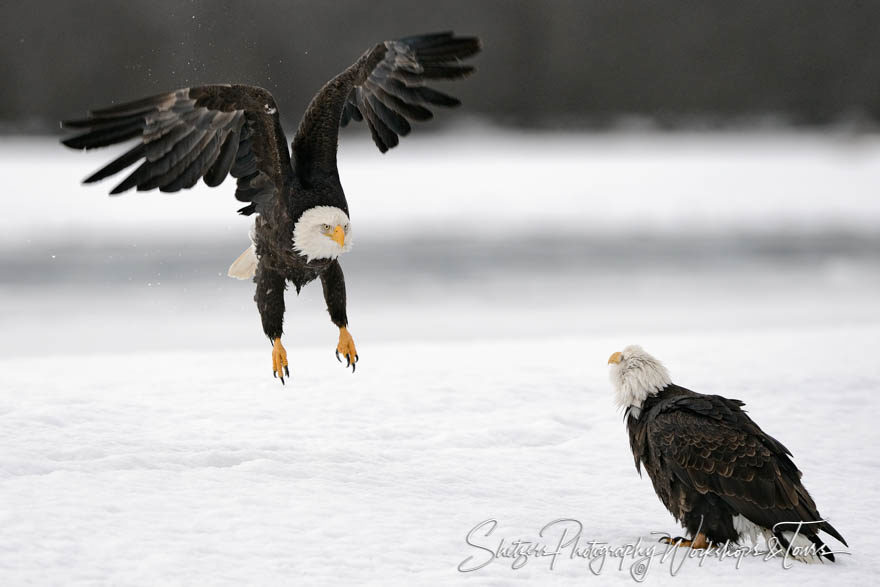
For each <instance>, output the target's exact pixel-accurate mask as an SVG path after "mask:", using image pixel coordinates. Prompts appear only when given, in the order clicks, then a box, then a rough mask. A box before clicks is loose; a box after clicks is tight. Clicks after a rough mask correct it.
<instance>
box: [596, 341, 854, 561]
mask: <svg viewBox="0 0 880 587" xmlns="http://www.w3.org/2000/svg"><path fill="white" fill-rule="evenodd" d="M608 363H609V365H611V382H612V383H613V384H614V388H615V392H616V399H617V403H618V404H619V405H620V406H621V407H623V408H624V409H625V416H624V417H625V419H626V426H627V429H628V431H629V440H630V445H631V447H632V451H633V457H634V458H635V464H636V470H638V471H639V474H641V468H640V466H641V465H644V467H645V470H646V471H647V472H648V476H649V477H650V478H651V482H652V483H653V485H654V490H655V491H656V492H657V496H658V497H659V498H660V501H661V502H663V505H665V506H666V509H668V510H669V511H670V512H671V513H672V515H673V516H675V519H676V520H678V521H679V522H680V523H681V524H682V526H683V527H684V528H685V529H686V530H687V531H688V533H689V534H690V536H691V537H692V538H691V540H684V539H682V538H676V539H672V540H669V541H668V542H671V543H677V544H679V545H683V546H692V547H693V548H708V547H709V546H710V545H711V544H718V545H720V544H723V543H724V542H725V541H728V540H729V541H730V542H731V543H738V542H739V541H740V540H741V539H743V538H745V537H749V538H750V539H751V540H752V542H755V541H756V540H757V536H758V534H761V535H763V536H764V537H765V538H766V539H767V541H768V544H769V543H770V541H771V540H772V539H774V538H775V539H776V540H777V541H778V545H779V546H781V548H782V549H784V550H785V551H788V552H789V554H790V555H791V556H793V557H794V558H798V559H799V560H803V561H805V562H814V561H816V560H820V559H819V558H818V557H817V556H816V555H821V556H824V557H826V558H828V559H829V560H832V561H833V560H834V555H833V554H832V553H831V551H830V549H829V548H828V547H827V546H826V545H825V543H824V542H822V540H820V539H819V537H818V535H817V534H818V532H819V531H824V532H827V533H828V534H830V535H831V536H833V537H834V538H836V539H837V540H839V541H840V542H842V543H843V544H846V541H845V540H844V539H843V536H841V535H840V533H839V532H838V531H837V530H835V529H834V527H833V526H832V525H831V524H829V523H828V522H827V521H823V518H822V517H821V516H820V515H819V512H818V511H817V509H816V504H815V502H813V498H812V497H810V494H809V493H808V492H807V490H806V488H805V487H804V486H803V484H802V483H801V472H800V471H799V470H798V469H797V467H795V465H794V463H793V462H792V461H791V458H790V457H791V452H790V451H789V450H788V449H787V448H785V446H783V445H782V443H780V442H779V441H778V440H776V439H775V438H773V437H772V436H770V435H768V434H766V433H765V432H764V431H763V430H761V429H760V428H759V427H758V425H757V424H755V423H754V422H753V421H752V419H751V418H749V417H748V415H746V413H745V412H744V411H743V410H742V409H741V408H742V406H743V405H744V404H743V402H741V401H739V400H735V399H727V398H724V397H721V396H718V395H703V394H701V393H696V392H693V391H691V390H689V389H685V388H683V387H679V386H678V385H675V384H674V383H672V380H671V379H670V378H669V373H668V372H667V371H666V368H665V367H664V366H663V364H662V363H661V362H660V361H658V360H657V359H655V358H654V357H652V356H651V355H649V354H648V353H646V352H645V351H644V350H643V349H642V348H641V347H639V346H635V345H633V346H628V347H626V348H625V349H623V351H622V352H617V353H614V354H613V355H611V358H609V359H608ZM799 522H803V523H804V524H803V525H801V526H800V527H798V526H797V524H798V523H799ZM795 550H799V552H800V555H799V554H798V552H795Z"/></svg>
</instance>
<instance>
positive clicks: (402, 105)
mask: <svg viewBox="0 0 880 587" xmlns="http://www.w3.org/2000/svg"><path fill="white" fill-rule="evenodd" d="M479 51H480V41H479V39H477V38H475V37H455V36H454V35H453V33H451V32H444V33H434V34H429V35H419V36H413V37H406V38H403V39H398V40H396V41H385V42H384V43H380V44H378V45H376V46H375V47H373V48H372V49H370V50H369V51H367V52H366V53H364V54H363V55H362V56H361V57H360V58H359V59H358V60H357V62H355V63H354V64H353V65H352V66H351V67H349V68H348V69H346V70H345V71H343V72H342V73H340V74H339V75H338V76H336V77H335V78H333V79H332V80H330V81H329V82H327V84H325V85H324V87H323V88H321V90H320V91H319V92H318V94H317V95H316V96H315V97H314V98H313V99H312V102H311V104H310V105H309V108H308V109H307V110H306V114H305V116H304V117H303V120H302V122H301V123H300V126H299V129H298V131H297V133H296V138H295V139H294V141H293V157H294V168H295V169H296V172H297V174H298V175H299V176H300V177H306V178H308V177H309V176H311V175H312V174H313V173H314V172H315V171H322V172H325V173H332V172H335V171H336V144H337V139H338V132H339V126H340V125H341V126H345V125H347V124H348V123H349V121H351V120H356V121H360V120H366V121H367V125H368V126H369V128H370V134H371V135H372V137H373V142H374V143H375V144H376V146H377V147H378V148H379V150H380V151H382V152H383V153H384V152H385V151H387V150H388V149H390V148H393V147H395V146H397V144H398V142H399V137H401V136H406V135H407V134H409V132H410V130H411V129H412V128H411V126H410V122H411V121H424V120H429V119H430V118H432V117H433V114H432V113H431V110H429V107H431V106H446V107H452V106H458V105H459V104H460V102H459V101H458V100H457V99H456V98H453V97H452V96H448V95H446V94H444V93H442V92H439V91H437V90H433V89H431V88H429V87H427V86H426V85H425V84H426V83H427V82H428V81H430V80H436V79H458V78H462V77H465V76H467V75H469V74H470V73H472V72H473V71H474V68H473V66H470V65H465V64H463V63H462V62H461V60H462V59H466V58H468V57H471V56H473V55H475V54H476V53H478V52H479Z"/></svg>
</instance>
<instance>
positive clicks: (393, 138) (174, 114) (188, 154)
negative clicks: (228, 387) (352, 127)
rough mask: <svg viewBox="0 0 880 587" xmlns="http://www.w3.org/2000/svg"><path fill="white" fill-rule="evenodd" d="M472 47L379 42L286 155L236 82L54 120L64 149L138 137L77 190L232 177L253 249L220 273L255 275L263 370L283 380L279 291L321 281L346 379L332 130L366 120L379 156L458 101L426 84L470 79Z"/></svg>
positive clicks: (344, 226) (470, 43) (271, 102)
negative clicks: (266, 344)
mask: <svg viewBox="0 0 880 587" xmlns="http://www.w3.org/2000/svg"><path fill="white" fill-rule="evenodd" d="M479 50H480V41H479V39H477V38H474V37H455V36H454V35H453V34H452V33H451V32H444V33H434V34H428V35H420V36H413V37H407V38H403V39H398V40H396V41H385V42H383V43H380V44H378V45H376V46H374V47H372V48H371V49H369V50H368V51H367V52H365V53H364V54H363V55H361V57H360V58H359V59H358V60H357V61H356V62H355V63H354V64H353V65H352V66H351V67H349V68H348V69H346V70H345V71H343V72H342V73H340V74H339V75H337V76H336V77H334V78H333V79H332V80H330V81H329V82H327V83H326V84H325V85H324V87H323V88H321V89H320V91H319V92H318V93H317V95H315V97H314V98H313V99H312V101H311V103H310V104H309V107H308V109H307V110H306V112H305V115H304V116H303V118H302V121H301V122H300V125H299V128H298V129H297V132H296V137H295V138H294V140H293V146H292V149H293V156H292V158H291V154H290V153H289V152H288V150H287V144H286V139H285V136H284V131H283V130H282V129H281V119H280V117H279V115H278V109H277V107H276V105H275V99H274V98H273V97H272V95H271V94H270V93H269V92H268V91H266V90H264V89H262V88H257V87H252V86H242V85H211V86H199V87H193V88H183V89H180V90H176V91H174V92H169V93H166V94H160V95H158V96H152V97H149V98H144V99H141V100H137V101H134V102H128V103H125V104H120V105H117V106H111V107H109V108H104V109H102V110H95V111H93V112H91V114H90V116H89V117H88V118H85V119H82V120H71V121H66V122H63V123H62V125H63V126H64V127H65V128H70V129H78V130H79V131H80V134H77V135H76V136H73V137H71V138H68V139H65V140H64V141H62V142H63V143H64V144H65V145H67V146H68V147H72V148H74V149H93V148H95V147H104V146H107V145H113V144H116V143H120V142H123V141H126V140H129V139H134V138H137V139H138V142H137V144H136V145H135V146H134V147H133V148H132V149H131V150H129V151H127V152H126V153H125V154H123V155H122V156H120V157H119V158H117V159H116V160H114V161H112V162H111V163H110V164H108V165H107V166H105V167H103V168H102V169H100V170H99V171H97V172H95V173H94V174H93V175H91V176H89V177H88V178H87V179H85V181H84V183H92V182H95V181H98V180H101V179H104V178H106V177H108V176H110V175H114V174H116V173H118V172H120V171H122V170H123V169H125V168H127V167H129V166H131V165H133V164H135V163H137V162H139V161H141V160H143V162H142V163H141V164H140V166H139V167H138V168H137V169H135V170H134V172H133V173H132V174H131V175H129V176H128V177H127V178H125V179H124V180H123V181H122V182H121V183H120V184H119V185H117V186H116V187H115V188H113V190H112V191H111V192H110V193H111V194H119V193H122V192H124V191H126V190H129V189H131V188H135V187H136V188H137V189H138V190H139V191H146V190H154V189H157V188H158V189H159V190H160V191H163V192H176V191H178V190H181V189H186V188H191V187H193V186H194V185H195V184H196V182H198V180H199V179H200V178H201V179H203V180H204V182H205V183H206V184H207V185H209V186H212V187H213V186H217V185H220V183H222V182H223V180H224V179H225V178H226V176H227V175H232V177H234V178H236V180H237V187H236V191H235V197H236V198H237V199H238V200H239V201H242V202H247V203H248V204H247V206H245V207H244V208H242V209H241V210H239V213H241V214H244V215H250V214H254V213H256V214H257V217H256V220H255V222H254V228H253V230H252V232H251V242H252V245H251V247H250V248H249V249H247V250H246V251H245V252H244V253H243V254H242V255H241V256H240V257H239V258H238V259H237V260H236V261H235V262H234V263H233V264H232V266H231V267H230V270H229V273H230V275H231V276H233V277H237V278H240V279H246V278H251V277H253V278H254V281H255V282H256V284H257V291H256V295H255V297H254V300H255V301H256V303H257V307H258V309H259V311H260V316H261V318H262V322H263V331H264V332H265V333H266V336H268V337H269V340H270V341H271V342H272V344H273V348H272V373H273V375H275V376H278V377H280V378H281V382H282V383H284V376H285V375H288V376H289V375H290V372H289V369H288V362H287V352H286V351H285V349H284V347H283V346H282V344H281V335H282V325H283V319H284V291H285V289H286V287H287V282H288V281H289V282H291V283H293V285H294V287H296V291H297V293H299V291H300V289H301V288H302V287H303V286H304V285H306V284H307V283H309V282H311V281H313V280H314V279H316V278H319V277H320V279H321V285H322V286H323V289H324V299H325V300H326V302H327V309H328V311H329V313H330V319H331V320H332V322H333V324H335V325H336V326H337V327H338V328H339V344H338V345H337V347H336V358H337V359H339V360H340V361H341V359H340V354H341V355H342V356H344V357H345V359H346V367H348V366H351V369H352V372H354V370H355V366H356V364H357V362H358V354H357V350H356V349H355V346H354V341H353V340H352V337H351V335H350V334H349V332H348V330H347V326H348V317H347V315H346V304H345V280H344V278H343V274H342V267H341V266H340V264H339V259H338V257H339V256H340V255H341V254H342V253H345V252H348V251H349V250H350V249H351V246H352V229H351V223H350V221H349V214H348V203H347V202H346V199H345V193H344V192H343V190H342V185H341V184H340V182H339V172H338V171H337V168H336V145H337V139H338V135H339V127H340V126H345V125H346V124H348V122H349V121H350V120H364V119H366V121H367V125H368V126H369V128H370V133H371V135H372V138H373V142H374V143H375V144H376V146H377V147H378V148H379V150H380V151H381V152H383V153H384V152H386V151H387V150H388V149H390V148H392V147H395V146H397V143H398V137H399V136H405V135H407V134H409V132H410V130H411V127H410V121H424V120H428V119H430V118H432V117H433V114H432V113H431V111H430V110H429V107H431V106H446V107H452V106H457V105H459V104H460V102H459V101H458V100H457V99H456V98H453V97H451V96H448V95H446V94H444V93H442V92H439V91H437V90H433V89H431V88H428V87H426V86H425V83H426V81H427V80H432V79H457V78H462V77H465V76H467V75H468V74H470V73H472V72H473V69H474V68H473V67H472V66H470V65H465V64H463V63H462V62H461V60H462V59H465V58H468V57H471V56H473V55H475V54H476V53H478V52H479Z"/></svg>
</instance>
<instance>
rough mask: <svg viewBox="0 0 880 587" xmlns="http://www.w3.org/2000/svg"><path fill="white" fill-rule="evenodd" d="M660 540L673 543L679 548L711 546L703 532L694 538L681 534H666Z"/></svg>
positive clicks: (704, 547)
mask: <svg viewBox="0 0 880 587" xmlns="http://www.w3.org/2000/svg"><path fill="white" fill-rule="evenodd" d="M660 542H663V543H665V544H672V545H673V546H677V547H679V548H695V549H700V550H702V549H706V548H709V541H708V540H707V539H706V535H705V534H703V533H702V532H700V533H698V534H697V535H696V536H694V538H693V540H688V539H687V538H682V537H681V536H679V537H677V538H670V537H669V536H664V537H663V538H661V539H660Z"/></svg>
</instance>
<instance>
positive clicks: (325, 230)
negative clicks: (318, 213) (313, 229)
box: [321, 224, 330, 232]
mask: <svg viewBox="0 0 880 587" xmlns="http://www.w3.org/2000/svg"><path fill="white" fill-rule="evenodd" d="M321 230H322V231H324V232H330V225H329V224H322V225H321Z"/></svg>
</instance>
